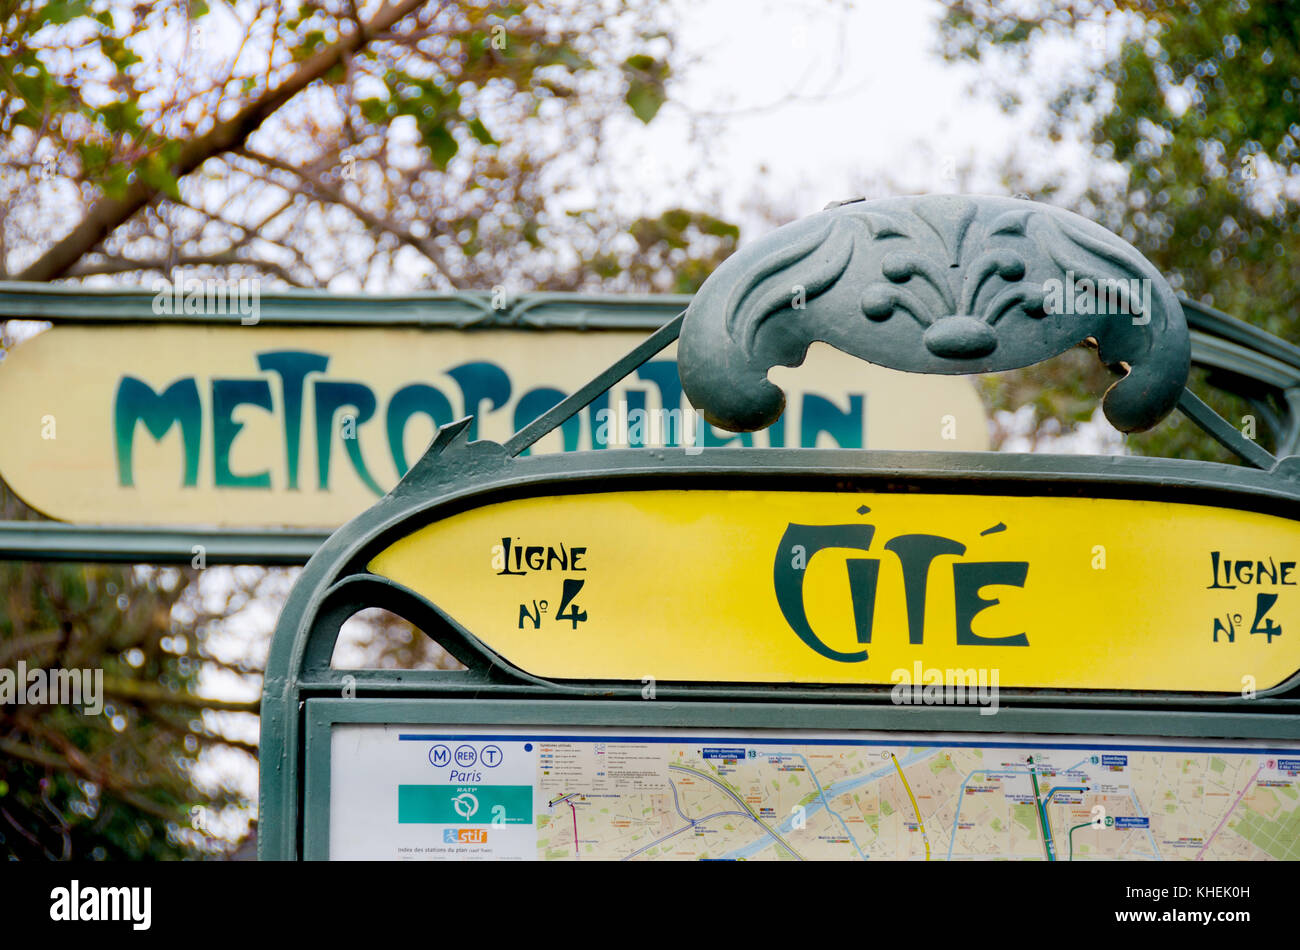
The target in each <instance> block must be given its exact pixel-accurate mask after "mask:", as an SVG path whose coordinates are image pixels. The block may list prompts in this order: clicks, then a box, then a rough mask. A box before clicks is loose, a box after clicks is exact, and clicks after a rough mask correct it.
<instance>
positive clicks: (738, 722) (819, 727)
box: [258, 698, 1294, 861]
mask: <svg viewBox="0 0 1300 950" xmlns="http://www.w3.org/2000/svg"><path fill="white" fill-rule="evenodd" d="M980 718H981V717H980V716H979V714H978V713H976V712H975V711H974V710H969V709H967V710H964V711H963V710H959V709H953V708H952V707H946V708H945V707H941V706H930V707H900V706H888V705H885V706H881V705H860V704H857V705H852V704H847V703H824V704H818V705H812V704H799V705H785V704H780V703H771V702H767V703H762V702H754V703H751V704H746V705H743V706H737V705H736V704H735V703H725V702H710V701H697V702H673V701H663V700H655V701H653V702H650V701H640V702H637V701H633V700H622V699H617V700H606V701H603V702H599V703H595V702H572V701H565V700H555V699H552V700H536V699H495V698H439V699H425V698H396V699H393V698H385V699H323V698H314V699H308V700H307V701H306V702H305V703H304V707H303V721H304V745H303V757H302V762H303V769H302V774H303V776H304V786H303V798H302V816H303V828H302V837H301V840H300V841H298V842H297V843H296V849H297V850H296V853H297V854H301V856H302V858H303V859H304V860H307V861H325V860H328V859H329V856H330V852H329V844H330V825H329V816H330V788H331V781H332V776H331V771H330V738H331V735H332V732H333V729H334V726H335V724H350V723H373V724H386V725H399V726H400V725H410V726H425V727H427V726H444V725H445V726H463V727H466V729H467V731H470V730H472V729H473V728H474V727H483V726H528V727H530V728H539V727H540V728H554V729H557V730H560V731H573V729H574V728H575V727H576V728H579V729H580V728H583V727H587V728H590V727H617V726H631V727H638V728H682V729H700V730H704V729H745V730H746V732H754V733H761V734H763V735H781V734H786V735H789V736H791V738H795V737H797V736H798V735H799V734H800V733H801V732H802V733H809V732H831V731H846V732H847V731H860V732H902V733H907V734H912V733H918V732H920V733H972V734H987V733H986V730H985V729H983V728H982V726H981V724H980V723H979V722H978V720H980ZM997 718H998V720H999V725H1000V726H1003V727H1005V728H1003V729H1002V730H1000V731H1002V732H1006V733H1009V734H1015V735H1021V734H1032V733H1037V734H1040V735H1043V734H1050V735H1070V736H1073V735H1080V734H1082V735H1105V736H1124V737H1129V736H1132V737H1146V736H1160V737H1166V736H1168V737H1181V738H1194V739H1214V738H1244V737H1252V738H1258V739H1283V740H1285V739H1291V738H1294V734H1293V732H1292V731H1291V729H1290V728H1289V727H1290V726H1291V724H1292V723H1291V720H1289V719H1288V718H1287V717H1286V716H1285V715H1271V716H1268V717H1265V719H1264V721H1263V722H1262V723H1261V721H1260V717H1257V716H1247V715H1245V714H1242V713H1221V712H1213V713H1209V712H1200V713H1190V714H1188V715H1186V716H1184V717H1182V718H1181V719H1179V720H1173V719H1157V720H1152V719H1150V718H1149V717H1147V716H1145V715H1143V714H1142V713H1140V712H1135V711H1132V710H1124V709H1088V710H1079V709H1060V708H1056V707H1052V706H1047V705H1043V706H1033V705H1026V706H1020V707H1015V708H1012V709H1006V710H1002V711H999V713H998V716H997ZM1171 725H1176V726H1177V728H1176V729H1174V730H1173V731H1162V730H1167V729H1168V728H1169V727H1170V726H1171ZM1261 726H1262V727H1261ZM1116 745H1117V746H1122V745H1123V743H1122V742H1119V743H1116ZM1275 751H1277V752H1278V753H1279V754H1286V753H1287V752H1289V751H1293V750H1287V749H1277V750H1275ZM266 833H267V828H266V822H265V820H263V821H262V822H261V824H260V825H259V832H258V837H259V842H260V841H261V839H262V837H263V836H264V835H265V834H266ZM261 856H262V857H263V858H264V859H265V858H267V857H276V856H277V855H268V854H266V853H263V854H262V855H261ZM284 856H285V857H287V856H288V855H284Z"/></svg>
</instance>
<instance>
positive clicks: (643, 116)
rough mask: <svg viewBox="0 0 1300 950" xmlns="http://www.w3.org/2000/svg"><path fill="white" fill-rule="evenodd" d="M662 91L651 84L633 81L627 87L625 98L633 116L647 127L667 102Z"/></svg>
mask: <svg viewBox="0 0 1300 950" xmlns="http://www.w3.org/2000/svg"><path fill="white" fill-rule="evenodd" d="M667 98H668V97H667V96H665V95H664V94H663V90H662V89H656V88H655V87H654V86H652V85H650V84H649V83H644V82H638V81H636V80H632V82H631V83H629V84H628V87H627V95H625V96H624V97H623V101H624V102H626V103H627V104H628V105H629V106H630V107H631V108H632V114H633V115H635V116H636V117H637V118H638V119H640V120H641V121H642V122H644V123H646V124H647V125H648V124H649V123H650V121H651V120H652V119H654V117H655V116H656V115H658V114H659V107H660V106H662V105H663V104H664V102H665V101H666V100H667Z"/></svg>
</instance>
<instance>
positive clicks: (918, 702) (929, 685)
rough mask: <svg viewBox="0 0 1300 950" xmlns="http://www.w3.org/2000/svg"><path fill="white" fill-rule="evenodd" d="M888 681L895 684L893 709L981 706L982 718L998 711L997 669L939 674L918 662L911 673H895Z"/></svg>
mask: <svg viewBox="0 0 1300 950" xmlns="http://www.w3.org/2000/svg"><path fill="white" fill-rule="evenodd" d="M889 681H890V682H891V683H893V684H895V685H894V688H893V689H891V690H890V691H889V699H890V702H892V703H894V705H896V706H980V707H981V709H980V715H981V716H993V715H996V714H997V711H998V671H997V670H996V669H992V670H989V669H984V668H983V667H981V668H980V669H978V670H977V669H974V668H971V669H966V670H960V669H958V670H940V669H936V668H933V667H928V668H923V667H922V666H921V661H920V660H917V661H916V662H915V663H913V664H912V669H910V670H906V669H901V668H900V669H897V670H894V672H893V673H891V674H890V675H889Z"/></svg>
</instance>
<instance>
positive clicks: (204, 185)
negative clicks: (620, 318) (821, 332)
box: [0, 0, 1300, 859]
mask: <svg viewBox="0 0 1300 950" xmlns="http://www.w3.org/2000/svg"><path fill="white" fill-rule="evenodd" d="M681 9H682V8H681V7H680V6H677V5H671V6H670V5H666V4H661V3H658V2H655V0H601V2H595V0H592V2H583V0H518V2H514V3H495V2H475V0H444V2H422V0H387V2H384V3H371V4H357V3H354V2H352V0H326V2H307V3H301V4H294V3H288V4H282V3H272V2H265V0H252V2H245V0H238V2H234V3H216V2H212V3H208V2H205V0H191V2H177V0H162V2H156V3H147V4H146V3H139V4H135V5H134V6H131V5H125V4H121V3H112V2H109V0H0V279H5V280H32V281H73V282H95V283H101V284H102V283H103V282H105V281H113V282H117V283H126V284H135V285H147V284H148V283H149V281H150V280H152V279H153V278H156V277H159V276H165V275H168V274H170V273H172V272H173V271H174V270H175V269H176V268H185V269H186V271H187V273H188V274H189V275H191V276H198V277H222V278H238V277H260V278H262V279H264V280H265V281H267V283H268V284H270V285H274V286H297V287H314V288H327V289H333V290H339V291H344V290H356V289H364V290H368V291H405V290H414V289H452V288H462V289H464V288H494V287H504V288H506V289H507V290H509V291H511V292H515V291H523V290H533V289H541V290H602V291H609V292H676V293H689V292H692V291H693V290H695V289H696V288H697V287H698V286H699V284H700V283H701V282H702V281H703V279H704V278H705V277H706V276H707V275H708V274H709V273H710V272H711V271H712V270H713V269H714V268H715V267H716V266H717V264H719V263H720V262H721V261H722V260H724V259H725V258H726V257H727V256H728V255H729V254H730V253H731V252H732V251H734V250H735V248H736V247H737V246H738V244H739V242H740V239H741V231H740V227H739V226H738V224H737V223H736V222H734V221H728V220H725V219H724V218H723V217H719V216H717V215H718V209H717V208H716V207H709V206H707V205H705V204H700V205H699V206H694V207H692V206H689V205H688V204H687V203H685V202H683V205H682V206H674V201H673V200H672V199H674V198H675V196H670V200H669V201H668V202H667V207H658V208H655V209H653V210H652V211H644V210H643V209H639V208H637V207H636V203H635V202H630V201H628V200H626V199H625V196H624V194H623V192H624V190H625V189H624V188H623V184H622V183H621V182H620V181H618V180H617V177H616V173H615V172H614V170H613V169H614V167H615V166H614V165H613V164H612V163H609V162H607V161H606V158H607V156H608V154H609V148H610V147H611V142H613V141H614V140H616V139H617V137H618V135H619V132H620V129H624V128H626V124H627V123H629V122H630V123H638V124H642V125H644V124H649V123H653V122H655V120H656V118H657V117H658V116H660V114H661V112H662V109H663V107H664V106H665V105H666V104H668V103H671V102H672V101H673V99H672V94H673V91H674V88H675V86H674V82H675V78H676V77H677V75H678V74H679V70H680V67H681V62H680V60H681V53H680V50H679V47H678V43H677V37H678V36H679V34H680V31H681V30H682V29H683V28H684V23H683V21H682V19H681V15H680V13H681ZM935 13H936V15H935V23H934V38H935V43H936V46H937V48H938V50H939V51H940V52H941V54H942V56H943V57H945V58H946V59H947V60H948V61H950V62H951V63H953V64H957V63H963V64H968V65H974V66H975V67H976V68H977V72H976V75H977V76H978V80H977V82H976V84H975V86H974V88H972V89H971V91H970V95H971V96H972V97H993V98H994V99H996V101H998V102H999V103H1000V104H1001V106H1002V107H1003V108H1004V109H1006V110H1007V111H1009V112H1013V113H1014V112H1016V111H1017V110H1020V109H1023V108H1026V107H1027V106H1026V103H1025V101H1024V98H1025V97H1024V96H1023V90H1024V89H1026V87H1027V86H1028V85H1032V86H1033V87H1034V89H1035V90H1036V92H1037V93H1038V94H1039V95H1038V98H1039V99H1040V100H1041V99H1043V98H1045V99H1046V101H1047V102H1048V103H1049V108H1048V113H1047V115H1046V116H1044V117H1043V121H1042V122H1041V123H1039V124H1038V125H1037V126H1036V127H1035V128H1036V130H1037V131H1036V133H1035V134H1038V135H1041V136H1042V137H1043V138H1044V139H1046V140H1049V141H1057V140H1061V139H1072V140H1075V141H1082V142H1086V143H1088V146H1089V151H1090V154H1091V160H1090V162H1089V164H1088V166H1087V167H1086V168H1084V169H1073V170H1072V171H1073V173H1074V174H1075V175H1076V176H1077V175H1079V174H1082V175H1083V176H1084V187H1083V188H1082V189H1075V190H1074V191H1071V192H1070V193H1068V194H1066V193H1065V192H1063V191H1062V190H1061V189H1060V188H1059V185H1058V182H1059V178H1058V177H1056V176H1057V175H1058V172H1059V170H1058V169H1050V168H1042V167H1026V166H1025V165H1024V164H1023V163H1019V162H1017V160H1016V158H1015V156H1014V154H1009V155H1008V159H1007V162H1006V165H1005V168H1004V171H1003V173H1002V176H1001V182H1000V185H1001V190H1002V191H1003V193H1006V194H1027V195H1030V196H1032V197H1034V198H1036V199H1039V200H1044V201H1054V202H1056V203H1061V204H1065V205H1067V206H1068V207H1071V208H1072V209H1073V210H1076V211H1078V212H1080V213H1082V214H1084V215H1086V216H1089V217H1092V218H1094V219H1096V220H1098V221H1100V222H1101V223H1102V224H1104V225H1106V226H1107V227H1110V228H1111V229H1113V230H1115V231H1116V232H1117V233H1119V234H1121V235H1122V236H1124V237H1125V238H1126V239H1128V240H1129V241H1131V242H1133V243H1134V244H1135V245H1137V246H1138V247H1139V248H1140V249H1141V250H1142V251H1143V252H1144V253H1146V254H1147V256H1148V257H1150V258H1151V260H1152V261H1154V262H1155V263H1156V265H1157V266H1158V267H1160V268H1161V269H1162V271H1163V272H1164V273H1165V274H1166V275H1168V277H1169V279H1170V280H1171V282H1172V283H1173V284H1174V286H1175V289H1177V290H1179V291H1180V292H1181V293H1183V294H1186V295H1188V296H1190V297H1192V298H1195V299H1197V300H1201V301H1203V302H1206V303H1209V304H1212V305H1213V306H1215V307H1218V308H1219V309H1222V310H1225V311H1227V312H1229V313H1232V314H1233V315H1235V316H1238V317H1240V318H1242V319H1245V320H1248V321H1250V322H1252V323H1254V324H1257V325H1259V326H1261V327H1263V328H1265V329H1267V330H1269V331H1270V332H1273V333H1275V334H1278V335H1280V336H1282V337H1284V338H1287V339H1292V340H1294V339H1296V335H1297V334H1296V327H1295V325H1294V321H1293V319H1292V316H1291V314H1292V313H1293V310H1294V307H1295V305H1296V295H1297V294H1298V293H1300V290H1298V289H1297V288H1298V287H1300V281H1297V280H1296V277H1297V274H1296V268H1297V266H1300V265H1297V263H1296V262H1297V260H1300V254H1297V251H1298V250H1300V248H1297V246H1296V245H1297V224H1296V222H1297V214H1296V210H1297V209H1296V202H1297V200H1298V198H1300V196H1298V194H1297V191H1296V188H1295V187H1294V184H1293V183H1294V182H1295V181H1296V180H1297V177H1298V173H1300V166H1298V165H1297V158H1296V151H1297V147H1298V142H1300V124H1297V109H1296V101H1295V97H1296V96H1297V95H1300V78H1298V77H1300V68H1298V67H1300V63H1298V62H1297V56H1298V51H1297V31H1298V30H1300V27H1298V26H1297V24H1298V23H1300V2H1291V0H1286V2H1281V0H1277V2H1271V3H1267V4H1263V3H1256V4H1247V3H1244V2H1242V3H1238V2H1230V3H1205V4H1203V5H1197V4H1194V3H1185V2H1172V0H1171V2H1164V0H1140V2H1139V0H1105V2H1090V0H1078V2H1066V3H1050V4H1049V3H1038V2H1008V3H992V2H977V0H955V2H943V3H936V4H935ZM880 15H881V17H882V29H884V30H887V29H888V13H887V12H886V11H885V10H884V8H882V12H881V14H880ZM1080 49H1086V50H1089V51H1091V52H1090V54H1089V56H1087V57H1080V56H1078V55H1076V54H1077V51H1078V50H1080ZM1044 84H1047V85H1049V86H1050V85H1052V84H1055V85H1054V87H1053V88H1044ZM702 147H707V141H705V142H703V143H702ZM864 154H869V152H866V151H865V150H864ZM810 162H812V163H813V164H814V165H815V162H816V156H811V157H810ZM813 173H815V168H811V169H810V174H813ZM863 174H864V175H865V176H867V177H866V178H864V181H866V182H868V185H867V186H866V187H864V188H863V193H865V194H867V195H868V196H872V197H874V196H880V195H884V194H889V193H896V192H898V191H900V190H903V189H902V188H901V186H900V185H899V184H898V183H897V178H896V176H895V175H894V173H893V170H892V169H890V168H887V167H869V166H868V167H865V168H864V169H863ZM695 184H696V183H695V182H693V181H689V180H687V181H683V182H682V188H681V194H682V195H689V194H693V193H695V190H694V185H695ZM959 190H960V189H959ZM754 193H755V199H754V207H755V216H756V218H757V220H758V222H759V223H760V225H761V226H762V227H766V226H775V225H777V224H780V223H784V221H786V220H789V219H790V218H791V217H794V216H795V213H794V212H793V211H792V210H790V209H791V208H792V206H793V203H792V201H791V199H790V196H788V195H781V194H764V193H763V183H762V182H761V181H760V182H756V183H755V187H754ZM819 197H821V198H822V199H823V200H824V198H825V196H819ZM845 197H847V196H845ZM557 199H564V204H565V210H564V211H562V212H558V213H557V212H556V210H555V208H556V206H557V205H556V202H557ZM629 209H630V210H629ZM808 210H810V209H809V208H807V207H802V206H801V208H800V213H804V212H806V211H808ZM39 330H40V327H39V326H35V325H30V324H22V323H18V322H15V321H10V322H9V323H7V324H4V325H3V332H2V333H0V350H2V349H7V348H8V347H10V346H12V345H14V344H15V343H16V342H19V341H21V339H23V338H24V337H26V336H30V335H31V334H32V333H34V332H39ZM1108 384H1109V376H1108V374H1107V372H1106V371H1105V369H1104V368H1103V367H1101V366H1100V364H1099V363H1098V362H1097V360H1096V359H1095V356H1094V355H1093V354H1092V353H1091V352H1088V351H1086V350H1083V349H1080V350H1076V351H1072V352H1070V353H1067V354H1064V355H1063V356H1061V357H1059V358H1058V359H1056V360H1053V361H1051V362H1049V363H1046V364H1043V365H1041V366H1039V367H1034V368H1032V369H1029V370H1024V371H1019V372H1016V373H1007V374H998V375H996V376H991V377H987V378H984V379H983V380H982V381H981V385H982V387H983V391H984V394H985V396H986V398H987V401H988V402H989V405H990V408H991V409H992V410H993V412H994V426H995V429H994V437H995V442H996V443H997V444H1003V445H1006V446H1007V447H1015V448H1024V449H1031V448H1034V447H1052V446H1056V445H1059V444H1062V440H1068V438H1069V437H1070V436H1071V435H1073V434H1077V433H1079V432H1083V431H1085V430H1086V431H1089V432H1092V433H1093V437H1094V439H1100V440H1101V441H1102V443H1103V445H1104V447H1105V450H1108V451H1129V452H1136V453H1150V454H1159V455H1170V456H1177V457H1188V458H1209V459H1215V460H1220V461H1229V460H1230V459H1229V458H1228V456H1227V455H1226V453H1224V452H1223V451H1222V450H1221V449H1219V448H1218V446H1217V445H1215V444H1213V443H1212V442H1210V440H1209V439H1208V438H1206V437H1204V436H1203V435H1202V434H1201V433H1200V432H1199V430H1196V429H1195V428H1194V427H1193V426H1191V425H1190V424H1189V423H1186V422H1179V421H1178V420H1177V417H1176V416H1175V417H1171V419H1170V420H1167V421H1166V422H1165V423H1163V424H1162V425H1161V426H1159V427H1157V428H1156V429H1155V430H1153V431H1152V432H1150V433H1145V434H1143V435H1140V436H1130V437H1127V438H1123V437H1120V436H1119V435H1118V434H1116V433H1114V432H1113V431H1109V432H1107V431H1102V430H1105V429H1106V428H1107V427H1106V426H1105V423H1104V421H1102V420H1101V418H1100V416H1099V415H1098V414H1097V405H1098V398H1099V396H1100V394H1101V392H1102V391H1104V389H1105V387H1106V386H1107V385H1108ZM1194 388H1195V389H1196V390H1197V391H1198V392H1199V393H1200V394H1201V395H1202V397H1203V398H1206V399H1207V400H1208V401H1210V402H1211V404H1212V405H1214V406H1215V407H1216V408H1217V409H1219V410H1220V412H1221V413H1222V414H1223V415H1224V416H1225V418H1227V419H1229V420H1235V419H1237V418H1239V417H1240V416H1242V415H1243V414H1244V413H1246V412H1248V411H1250V410H1249V406H1248V404H1245V403H1243V402H1241V401H1240V400H1237V399H1235V398H1233V397H1227V396H1224V395H1222V394H1218V393H1216V392H1215V391H1212V390H1211V388H1210V387H1209V386H1208V385H1207V381H1206V380H1205V379H1204V378H1202V377H1200V376H1198V377H1197V378H1196V380H1195V384H1194ZM1099 431H1100V433H1101V434H1100V435H1097V433H1098V432H1099ZM1266 447H1270V448H1271V446H1267V445H1266ZM0 508H2V509H3V510H2V511H0V514H3V516H4V517H6V518H35V517H39V515H37V514H36V513H34V512H31V511H30V510H27V509H25V508H24V506H23V505H22V504H21V502H20V501H18V500H17V499H16V498H14V497H13V496H12V495H11V494H10V493H8V492H7V491H0ZM292 579H293V572H285V571H264V570H256V569H240V570H231V569H224V568H223V569H216V568H209V569H206V570H203V569H199V568H197V567H196V568H186V569H156V568H145V567H132V568H121V567H103V566H98V565H68V564H23V563H3V564H0V657H2V658H0V665H3V666H9V667H12V666H13V665H14V664H15V663H16V662H17V661H18V660H20V659H21V660H23V661H25V662H26V663H27V664H28V665H29V666H41V667H51V666H65V667H67V666H77V667H81V666H99V667H102V668H103V669H104V670H105V674H106V686H107V689H106V692H107V693H108V696H107V702H108V706H109V709H107V710H106V714H105V715H104V716H99V717H90V716H85V715H82V714H81V713H80V712H79V711H77V710H74V709H70V708H67V707H55V706H50V707H41V708H33V707H15V706H6V707H2V708H0V854H4V855H6V856H8V857H11V858H29V857H33V858H41V857H45V858H94V859H103V858H142V857H150V858H180V857H207V856H221V855H226V854H229V853H230V852H231V851H232V850H233V849H234V848H235V846H236V845H237V844H238V842H239V841H240V840H241V839H242V838H243V837H244V836H245V835H246V833H247V831H248V829H249V818H250V810H251V807H252V802H251V801H250V800H249V797H248V795H247V791H246V784H244V785H241V782H240V780H239V777H240V775H241V774H242V775H244V776H246V775H247V772H248V770H249V768H250V767H254V768H255V757H256V753H257V749H256V736H257V727H256V705H257V704H256V696H257V692H258V688H259V684H260V669H261V666H262V664H263V663H264V660H265V637H261V638H258V637H249V636H248V635H247V634H246V631H247V630H250V629H255V630H261V631H266V630H269V629H270V624H271V622H272V621H273V619H274V615H275V610H276V608H277V605H278V603H279V600H280V599H281V598H282V597H283V594H284V591H285V590H286V589H287V586H288V585H289V584H290V583H291V582H292ZM241 630H242V631H245V633H244V634H243V635H241V634H240V633H239V631H241ZM348 650H349V651H350V661H351V662H354V663H355V664H356V665H381V666H382V665H426V666H439V665H447V664H448V663H449V662H450V661H449V658H447V657H446V656H445V654H442V653H441V651H439V650H438V649H437V648H436V647H435V646H433V645H432V644H430V643H429V642H428V641H427V640H425V639H424V638H422V637H421V636H420V635H419V634H418V633H415V632H413V631H411V630H410V629H409V628H407V627H404V626H403V625H401V624H394V623H392V622H390V620H389V619H387V618H386V617H384V616H380V615H371V616H366V617H361V618H359V619H358V620H357V621H356V623H355V625H354V626H353V629H352V635H351V639H350V641H349V646H348ZM214 690H216V691H220V692H225V693H231V694H237V695H242V696H245V697H247V698H246V699H243V700H238V701H236V700H224V701H218V700H215V699H211V698H208V697H210V696H211V695H212V694H213V692H214Z"/></svg>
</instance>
